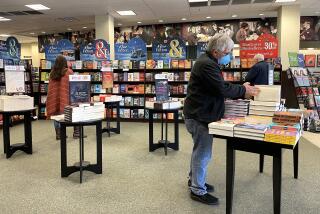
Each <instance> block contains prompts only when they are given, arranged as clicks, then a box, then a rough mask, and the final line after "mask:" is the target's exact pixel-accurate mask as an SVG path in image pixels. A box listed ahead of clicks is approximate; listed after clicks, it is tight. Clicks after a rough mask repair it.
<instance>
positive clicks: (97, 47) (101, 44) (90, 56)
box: [80, 39, 110, 61]
mask: <svg viewBox="0 0 320 214" xmlns="http://www.w3.org/2000/svg"><path fill="white" fill-rule="evenodd" d="M80 60H82V61H103V60H110V44H109V43H108V42H107V41H105V40H103V39H97V40H95V41H93V43H89V44H88V45H85V46H81V47H80Z"/></svg>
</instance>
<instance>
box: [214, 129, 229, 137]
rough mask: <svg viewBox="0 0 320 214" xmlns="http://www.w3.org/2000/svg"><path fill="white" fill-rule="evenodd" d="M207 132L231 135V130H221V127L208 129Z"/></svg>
mask: <svg viewBox="0 0 320 214" xmlns="http://www.w3.org/2000/svg"><path fill="white" fill-rule="evenodd" d="M209 134H214V135H221V136H227V137H233V132H232V131H226V130H221V129H209Z"/></svg>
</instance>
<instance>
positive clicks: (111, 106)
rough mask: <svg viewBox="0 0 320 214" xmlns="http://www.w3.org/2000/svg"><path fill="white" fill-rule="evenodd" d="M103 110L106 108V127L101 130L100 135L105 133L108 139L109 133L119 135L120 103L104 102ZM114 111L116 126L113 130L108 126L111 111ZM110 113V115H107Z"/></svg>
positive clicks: (111, 115)
mask: <svg viewBox="0 0 320 214" xmlns="http://www.w3.org/2000/svg"><path fill="white" fill-rule="evenodd" d="M104 105H105V108H106V122H107V126H106V127H105V128H103V129H102V133H104V132H107V133H108V135H109V137H110V133H111V132H114V133H116V134H120V101H106V102H104ZM114 108H115V109H116V111H117V113H116V114H117V117H116V118H117V119H116V123H117V126H116V127H115V128H113V127H111V126H110V123H111V118H113V109H114ZM109 112H110V114H109Z"/></svg>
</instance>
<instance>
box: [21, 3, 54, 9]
mask: <svg viewBox="0 0 320 214" xmlns="http://www.w3.org/2000/svg"><path fill="white" fill-rule="evenodd" d="M25 6H26V7H29V8H31V9H33V10H50V8H49V7H46V6H44V5H42V4H27V5H25Z"/></svg>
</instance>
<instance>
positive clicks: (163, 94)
mask: <svg viewBox="0 0 320 214" xmlns="http://www.w3.org/2000/svg"><path fill="white" fill-rule="evenodd" d="M155 83H156V86H155V91H156V100H157V101H168V100H169V83H168V78H167V76H166V75H165V74H156V75H155Z"/></svg>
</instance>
